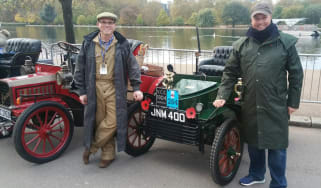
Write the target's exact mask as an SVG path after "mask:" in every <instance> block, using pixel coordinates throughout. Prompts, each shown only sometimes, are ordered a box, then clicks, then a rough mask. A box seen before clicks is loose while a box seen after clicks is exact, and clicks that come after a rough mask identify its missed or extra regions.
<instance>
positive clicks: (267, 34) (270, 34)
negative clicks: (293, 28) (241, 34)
mask: <svg viewBox="0 0 321 188" xmlns="http://www.w3.org/2000/svg"><path fill="white" fill-rule="evenodd" d="M279 35H280V33H279V30H278V28H277V26H276V25H275V24H274V23H272V22H271V24H270V25H269V26H268V27H267V28H265V29H264V30H262V31H259V30H256V29H254V28H253V27H252V26H251V27H250V28H249V29H248V30H247V32H246V36H248V37H253V38H255V39H256V40H257V41H259V42H260V43H263V42H264V41H266V40H267V39H269V38H274V37H277V36H279Z"/></svg>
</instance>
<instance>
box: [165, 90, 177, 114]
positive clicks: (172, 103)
mask: <svg viewBox="0 0 321 188" xmlns="http://www.w3.org/2000/svg"><path fill="white" fill-rule="evenodd" d="M167 107H168V108H173V109H178V91H176V90H170V89H168V90H167Z"/></svg>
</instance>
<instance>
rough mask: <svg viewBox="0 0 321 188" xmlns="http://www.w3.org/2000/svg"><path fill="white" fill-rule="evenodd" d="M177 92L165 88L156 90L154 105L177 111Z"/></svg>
mask: <svg viewBox="0 0 321 188" xmlns="http://www.w3.org/2000/svg"><path fill="white" fill-rule="evenodd" d="M178 101H179V98H178V91H177V90H172V89H165V88H156V105H158V106H164V107H168V108H172V109H178Z"/></svg>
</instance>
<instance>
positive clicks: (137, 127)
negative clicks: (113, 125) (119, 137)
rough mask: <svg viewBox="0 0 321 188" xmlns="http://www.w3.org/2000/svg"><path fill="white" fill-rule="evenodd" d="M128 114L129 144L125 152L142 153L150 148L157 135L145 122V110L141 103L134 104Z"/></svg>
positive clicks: (136, 154) (135, 154) (130, 153)
mask: <svg viewBox="0 0 321 188" xmlns="http://www.w3.org/2000/svg"><path fill="white" fill-rule="evenodd" d="M133 109H134V110H132V111H131V112H130V113H129V116H128V129H127V144H126V150H125V152H126V153H127V154H129V155H132V156H138V155H141V154H143V153H145V152H147V151H148V150H149V148H150V147H151V146H152V145H153V143H154V141H155V137H154V136H153V135H152V134H151V131H150V129H149V127H148V126H147V125H145V124H144V121H145V114H146V113H145V112H144V111H142V109H141V106H140V105H139V103H137V104H134V107H133Z"/></svg>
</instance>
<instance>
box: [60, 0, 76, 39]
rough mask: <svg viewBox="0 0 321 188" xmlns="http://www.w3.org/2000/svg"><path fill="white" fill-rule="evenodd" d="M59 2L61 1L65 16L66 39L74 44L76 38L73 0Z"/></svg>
mask: <svg viewBox="0 0 321 188" xmlns="http://www.w3.org/2000/svg"><path fill="white" fill-rule="evenodd" d="M59 2H60V3H61V8H62V13H63V18H64V26H65V34H66V41H67V42H69V43H73V44H74V43H75V42H76V40H75V32H74V25H73V23H72V0H59Z"/></svg>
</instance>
